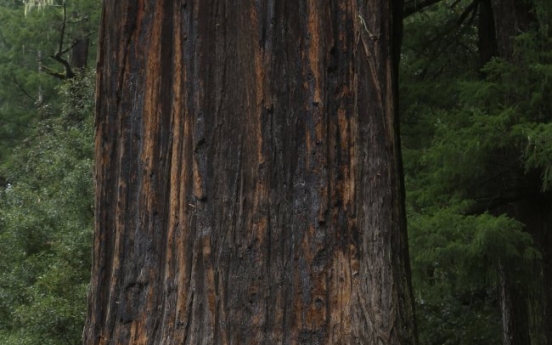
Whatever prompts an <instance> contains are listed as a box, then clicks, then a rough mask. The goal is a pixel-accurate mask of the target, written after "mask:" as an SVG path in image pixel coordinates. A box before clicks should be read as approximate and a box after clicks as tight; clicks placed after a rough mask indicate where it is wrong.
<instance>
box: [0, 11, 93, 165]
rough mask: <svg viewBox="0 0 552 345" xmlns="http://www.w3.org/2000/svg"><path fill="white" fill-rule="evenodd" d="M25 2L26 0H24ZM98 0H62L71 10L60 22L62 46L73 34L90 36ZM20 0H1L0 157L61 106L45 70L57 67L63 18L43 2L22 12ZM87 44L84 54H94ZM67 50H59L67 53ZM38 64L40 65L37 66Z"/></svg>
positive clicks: (54, 84) (55, 82)
mask: <svg viewBox="0 0 552 345" xmlns="http://www.w3.org/2000/svg"><path fill="white" fill-rule="evenodd" d="M29 3H30V2H29ZM99 4H100V1H99V0H73V1H69V2H67V13H70V14H71V17H70V18H69V21H68V23H67V25H66V28H65V35H64V42H63V49H64V50H65V49H67V48H69V47H70V45H71V44H72V41H73V39H74V38H75V37H82V36H86V37H90V39H91V40H90V42H95V39H94V38H95V36H96V29H97V28H96V26H97V23H98V21H99ZM24 8H25V4H23V2H21V1H2V2H0V25H1V30H0V85H1V87H0V159H2V160H6V159H9V151H10V150H11V149H12V148H13V147H15V146H17V145H18V143H19V141H21V140H23V139H25V138H26V137H28V136H30V135H31V134H32V133H33V132H34V130H35V128H36V126H37V122H38V121H40V119H44V118H48V117H51V116H55V115H56V114H59V113H60V112H61V109H60V107H61V105H62V103H63V97H62V96H60V94H59V93H58V92H57V91H56V87H57V86H59V85H60V81H59V80H58V79H56V78H53V77H52V76H50V75H48V74H47V73H45V71H46V69H50V70H52V71H62V70H63V68H62V66H61V65H60V64H59V63H58V62H57V61H55V60H54V59H52V58H51V56H52V55H54V54H55V53H56V52H57V51H58V49H59V43H60V37H61V28H62V23H63V20H62V19H63V11H62V8H61V7H59V6H48V7H45V8H43V9H42V10H40V11H30V12H29V13H28V14H27V15H25V13H24V12H25V11H24ZM94 51H95V49H94V47H90V49H89V52H90V54H89V60H90V61H93V59H94V58H95V52H94ZM69 54H70V50H69V51H68V52H67V53H66V54H64V55H63V57H64V58H66V59H69ZM40 69H41V70H42V71H40Z"/></svg>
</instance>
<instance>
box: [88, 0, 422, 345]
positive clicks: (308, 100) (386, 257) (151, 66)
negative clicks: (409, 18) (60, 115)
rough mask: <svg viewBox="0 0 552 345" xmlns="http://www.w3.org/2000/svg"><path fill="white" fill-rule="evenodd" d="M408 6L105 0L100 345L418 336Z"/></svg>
mask: <svg viewBox="0 0 552 345" xmlns="http://www.w3.org/2000/svg"><path fill="white" fill-rule="evenodd" d="M400 12H401V4H400V2H399V1H372V0H370V1H356V0H355V1H341V2H324V1H261V2H254V1H238V2H218V1H180V2H178V1H157V2H153V3H147V4H146V3H137V2H135V1H105V2H104V9H103V19H102V25H101V33H100V43H99V44H100V53H99V63H98V72H99V74H98V94H97V104H98V108H97V123H96V170H95V171H96V181H97V182H96V183H97V184H96V186H97V187H96V188H97V189H96V195H97V197H96V230H95V240H94V263H93V271H92V277H93V278H92V287H91V294H90V299H89V312H88V321H87V325H86V329H85V336H84V339H85V343H86V344H114V343H132V344H183V343H185V344H227V343H232V344H276V343H284V344H292V343H293V344H321V343H324V344H357V343H358V344H368V343H376V342H377V343H379V344H414V343H416V342H415V336H414V333H415V331H414V323H413V310H412V305H411V293H410V288H409V270H408V266H409V265H408V256H407V243H406V229H405V217H404V206H403V188H402V184H401V168H400V164H399V161H400V159H399V151H400V150H399V145H398V136H397V122H396V121H395V116H396V109H397V106H396V104H397V102H396V101H397V99H396V90H397V78H396V71H397V64H398V56H399V54H398V52H399V48H400V33H401V18H400Z"/></svg>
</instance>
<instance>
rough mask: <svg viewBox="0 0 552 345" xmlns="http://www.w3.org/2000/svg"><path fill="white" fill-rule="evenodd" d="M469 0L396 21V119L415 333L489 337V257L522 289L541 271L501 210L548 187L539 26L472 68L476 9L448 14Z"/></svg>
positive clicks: (550, 52)
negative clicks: (399, 33)
mask: <svg viewBox="0 0 552 345" xmlns="http://www.w3.org/2000/svg"><path fill="white" fill-rule="evenodd" d="M543 3H544V2H543ZM469 4H470V2H467V3H464V2H459V3H458V4H457V5H456V9H457V10H456V11H455V10H454V9H452V10H451V8H450V6H451V3H448V2H447V1H444V2H441V3H440V4H439V5H437V6H434V7H432V8H430V9H429V10H427V11H425V12H424V13H422V14H418V15H415V16H412V17H411V18H409V19H408V20H407V22H406V23H405V45H404V49H403V60H402V70H401V72H402V74H401V83H402V84H401V104H402V107H403V111H402V114H401V116H402V118H401V122H402V128H401V129H402V139H403V159H404V166H405V181H406V189H407V208H408V220H409V236H410V251H411V260H412V269H413V285H414V290H415V296H416V301H417V308H418V309H417V317H418V325H419V330H420V338H421V343H423V344H435V345H437V344H466V345H467V344H500V343H501V342H502V339H501V329H500V326H501V315H500V307H499V303H500V301H499V297H500V293H499V273H498V272H499V266H500V265H502V266H501V267H504V268H505V269H506V270H507V271H508V275H509V276H511V277H513V280H514V281H515V284H518V285H519V286H520V288H521V289H522V290H523V291H535V290H538V289H539V288H538V284H539V279H541V278H540V270H539V261H540V259H541V253H540V252H539V251H538V250H537V249H536V248H535V243H534V239H533V238H532V236H531V235H530V234H529V233H528V232H526V231H525V230H526V229H525V224H523V223H522V222H520V221H518V220H515V219H513V218H512V217H511V216H510V217H509V216H507V215H506V212H507V205H508V202H509V201H510V200H511V201H514V200H518V199H520V198H522V197H523V196H524V195H538V194H539V193H543V192H545V191H550V190H551V188H552V126H551V124H552V117H551V114H552V98H551V97H550V95H551V94H552V41H551V40H550V38H549V37H550V36H549V35H547V34H545V31H543V30H544V29H546V30H549V28H548V26H547V24H546V23H544V22H542V21H541V22H539V23H540V24H542V25H540V26H535V31H530V32H526V33H523V34H522V35H520V36H519V37H517V38H516V40H515V48H516V53H515V61H513V62H508V61H505V60H503V59H499V58H494V59H492V60H491V61H490V62H489V63H487V64H486V65H485V66H484V68H482V69H479V68H478V67H477V66H478V65H479V56H478V51H477V30H476V25H477V20H474V21H473V22H472V23H470V22H469V19H466V20H465V21H463V22H462V25H460V26H458V25H457V23H458V22H459V18H460V16H459V15H458V13H463V11H464V9H466V8H467V6H469ZM537 8H539V9H540V10H541V12H540V13H539V16H540V17H541V18H549V15H550V13H552V12H551V11H550V9H548V10H545V9H543V8H541V7H537ZM450 23H453V24H450ZM451 26H452V27H455V29H454V28H452V29H451ZM543 28H544V29H543ZM501 205H502V206H501ZM487 211H488V212H487ZM533 297H534V296H533ZM532 303H535V302H532Z"/></svg>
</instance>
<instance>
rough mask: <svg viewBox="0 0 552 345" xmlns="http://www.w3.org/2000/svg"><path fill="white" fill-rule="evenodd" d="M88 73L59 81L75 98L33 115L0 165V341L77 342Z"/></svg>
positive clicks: (85, 274) (86, 267)
mask: <svg viewBox="0 0 552 345" xmlns="http://www.w3.org/2000/svg"><path fill="white" fill-rule="evenodd" d="M91 80H92V77H91V76H88V77H86V78H84V79H82V80H79V81H75V82H73V84H72V85H67V86H65V89H66V90H69V89H72V90H76V89H79V90H80V91H79V95H81V96H82V97H83V98H82V99H81V100H80V101H79V102H71V101H70V100H68V101H67V103H66V105H65V106H64V107H63V108H64V112H63V113H62V115H61V116H58V117H56V118H52V119H47V120H43V121H41V122H40V123H39V124H38V128H37V131H36V133H35V134H34V136H33V137H32V138H30V139H29V140H27V141H26V142H25V145H22V146H20V147H19V148H18V149H17V150H16V151H15V153H14V157H13V160H12V162H13V163H12V164H11V165H10V166H9V167H7V168H6V167H4V169H3V170H2V171H1V172H0V174H1V175H3V176H5V178H6V185H5V186H3V188H2V189H1V190H0V263H1V264H0V296H1V297H2V298H0V343H1V344H11V343H13V344H26V343H29V344H68V343H69V344H77V343H79V342H80V337H81V333H82V326H83V322H84V317H85V310H86V307H85V298H86V291H87V287H88V282H89V271H90V264H91V263H90V253H91V252H90V246H91V234H92V229H93V205H92V199H93V198H92V195H93V186H92V157H93V147H92V132H93V131H92V125H93V120H92V116H91V115H92V106H93V102H92V101H93V99H94V98H93V86H92V85H91ZM62 92H64V93H66V91H62ZM75 105H76V107H75ZM75 113H78V114H79V117H80V118H82V120H81V121H75V120H74V118H75Z"/></svg>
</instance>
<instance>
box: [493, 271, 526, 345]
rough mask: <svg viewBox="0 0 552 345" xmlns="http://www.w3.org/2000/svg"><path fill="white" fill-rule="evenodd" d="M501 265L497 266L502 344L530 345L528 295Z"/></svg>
mask: <svg viewBox="0 0 552 345" xmlns="http://www.w3.org/2000/svg"><path fill="white" fill-rule="evenodd" d="M511 269H512V268H511V267H508V268H506V267H505V265H504V264H503V263H500V264H499V276H500V309H501V313H502V344H503V345H521V344H526V345H529V344H531V338H530V336H529V316H528V305H527V301H528V295H527V289H524V288H522V286H521V285H522V284H525V283H526V282H523V283H521V282H520V281H518V280H517V279H515V278H513V277H512V274H511V273H510V270H511Z"/></svg>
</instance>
